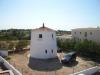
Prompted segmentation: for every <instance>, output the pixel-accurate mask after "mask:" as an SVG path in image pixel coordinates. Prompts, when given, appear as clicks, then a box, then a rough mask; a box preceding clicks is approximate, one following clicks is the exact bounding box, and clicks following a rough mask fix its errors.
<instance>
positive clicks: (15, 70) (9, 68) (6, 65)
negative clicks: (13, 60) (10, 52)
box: [0, 56, 22, 75]
mask: <svg viewBox="0 0 100 75" xmlns="http://www.w3.org/2000/svg"><path fill="white" fill-rule="evenodd" d="M0 61H1V62H3V64H4V66H5V67H6V68H7V69H8V70H12V72H13V73H14V75H22V74H21V73H20V72H19V71H18V70H17V69H15V68H14V67H13V66H12V65H11V64H9V63H8V62H7V61H6V60H5V59H4V58H2V57H1V56H0Z"/></svg>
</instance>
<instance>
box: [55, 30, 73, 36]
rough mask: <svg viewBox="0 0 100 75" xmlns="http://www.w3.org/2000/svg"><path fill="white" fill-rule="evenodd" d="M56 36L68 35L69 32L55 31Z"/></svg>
mask: <svg viewBox="0 0 100 75" xmlns="http://www.w3.org/2000/svg"><path fill="white" fill-rule="evenodd" d="M56 33H57V35H70V34H71V31H64V30H57V31H56Z"/></svg>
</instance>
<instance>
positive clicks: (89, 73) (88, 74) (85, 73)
mask: <svg viewBox="0 0 100 75" xmlns="http://www.w3.org/2000/svg"><path fill="white" fill-rule="evenodd" d="M98 70H99V67H97V66H96V67H92V68H89V69H86V70H83V71H80V72H76V73H74V74H70V75H81V74H82V75H92V74H93V73H95V72H97V71H98Z"/></svg>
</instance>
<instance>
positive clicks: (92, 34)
mask: <svg viewBox="0 0 100 75" xmlns="http://www.w3.org/2000/svg"><path fill="white" fill-rule="evenodd" d="M71 34H72V38H74V39H76V40H80V41H81V40H84V39H87V40H91V41H95V42H97V43H100V28H77V29H72V33H71Z"/></svg>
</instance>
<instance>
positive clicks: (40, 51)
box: [30, 31, 57, 59]
mask: <svg viewBox="0 0 100 75" xmlns="http://www.w3.org/2000/svg"><path fill="white" fill-rule="evenodd" d="M39 34H42V38H39ZM52 34H53V38H52ZM52 49H53V53H52V51H51V50H52ZM45 50H47V54H46V53H45ZM30 56H31V57H33V58H40V59H47V58H54V57H57V43H56V33H55V32H54V31H42V32H40V31H32V32H31V46H30Z"/></svg>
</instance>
